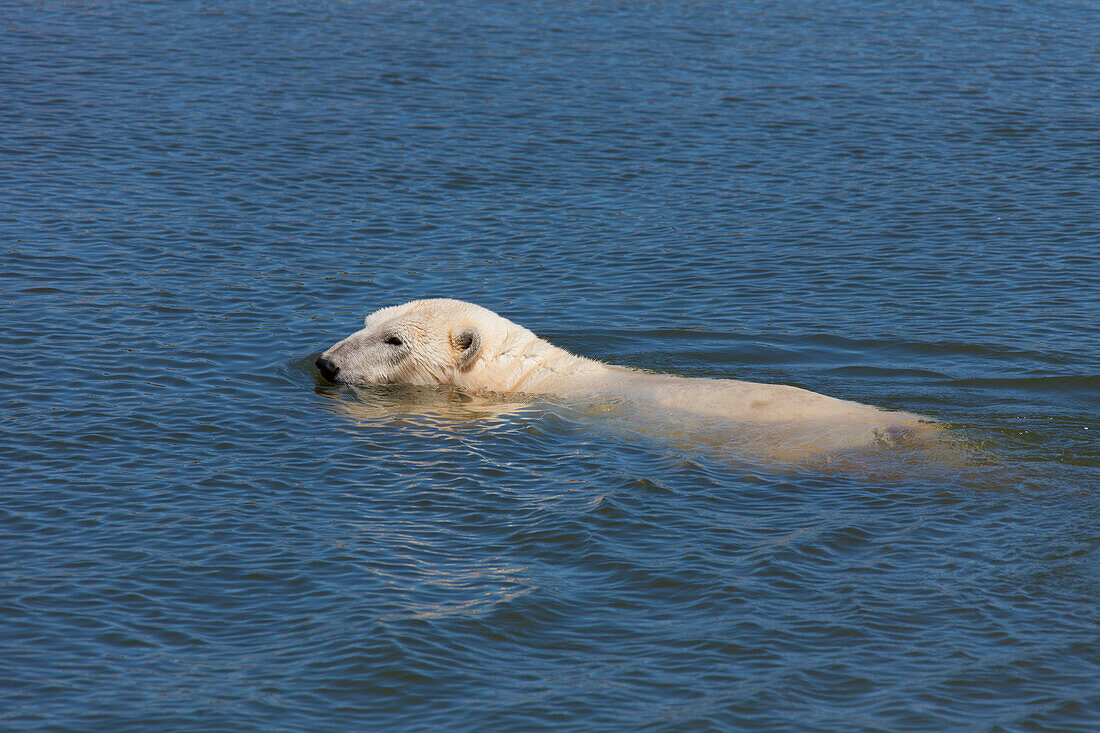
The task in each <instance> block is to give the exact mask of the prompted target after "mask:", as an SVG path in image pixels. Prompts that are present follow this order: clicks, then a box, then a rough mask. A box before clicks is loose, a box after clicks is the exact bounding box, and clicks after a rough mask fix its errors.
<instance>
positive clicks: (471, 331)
mask: <svg viewBox="0 0 1100 733" xmlns="http://www.w3.org/2000/svg"><path fill="white" fill-rule="evenodd" d="M454 345H455V346H457V347H458V348H459V349H461V350H462V353H461V354H459V355H458V368H459V369H467V368H469V366H470V365H471V364H473V362H474V359H476V358H477V354H478V352H479V351H481V331H478V330H477V329H476V328H474V327H473V326H470V327H468V328H464V329H462V330H461V331H459V332H458V333H457V334H455V336H454Z"/></svg>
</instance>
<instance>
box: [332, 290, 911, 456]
mask: <svg viewBox="0 0 1100 733" xmlns="http://www.w3.org/2000/svg"><path fill="white" fill-rule="evenodd" d="M316 364H317V368H318V369H319V370H320V372H321V375H322V376H323V377H324V378H325V379H327V380H328V381H330V382H336V383H343V384H349V385H378V384H407V385H450V386H453V387H455V388H457V389H459V390H462V391H466V392H470V393H495V394H498V395H501V396H511V395H517V394H530V395H558V396H562V397H583V398H596V399H604V398H607V399H612V400H628V401H630V402H633V403H635V404H637V405H641V406H643V407H652V408H659V409H661V410H663V411H668V410H673V411H678V412H680V413H693V414H695V415H700V416H707V417H713V418H721V419H724V420H728V421H731V422H737V423H755V424H762V423H767V424H781V423H782V424H805V425H811V424H812V425H813V426H814V429H815V430H824V431H826V432H830V433H835V434H837V435H839V433H840V432H843V433H844V434H845V435H846V436H847V437H846V439H845V440H844V441H843V443H844V444H845V445H858V444H860V443H868V442H871V441H875V440H879V441H886V442H893V441H894V440H896V439H898V438H903V437H905V436H906V435H907V434H910V433H912V432H913V431H914V430H915V429H916V428H917V427H918V426H919V425H921V424H927V423H928V422H929V421H928V420H927V418H923V417H921V416H919V415H915V414H912V413H906V412H887V411H885V410H880V409H878V408H875V407H871V406H869V405H864V404H860V403H857V402H849V401H847V400H841V399H837V398H835V397H827V396H825V395H821V394H817V393H815V392H811V391H809V390H805V389H800V388H798V387H789V386H785V385H776V384H758V383H754V382H742V381H738V380H734V379H705V378H691V377H678V376H673V375H667V374H652V373H648V372H643V371H639V370H637V369H630V368H627V367H622V366H615V365H612V364H605V363H603V362H599V361H596V360H594V359H588V358H585V357H582V356H576V355H574V354H571V353H569V352H568V351H566V350H565V349H561V348H559V347H557V346H554V345H553V344H551V343H549V342H548V341H544V340H543V339H540V338H539V337H538V336H536V335H535V334H534V333H532V332H531V331H529V330H527V329H526V328H523V327H522V326H519V325H517V324H515V323H513V322H511V321H509V320H507V319H506V318H503V317H501V316H499V315H497V314H496V313H494V312H492V311H490V310H488V309H486V308H482V307H481V306H478V305H474V304H472V303H466V302H463V301H459V300H449V299H432V300H415V301H412V302H409V303H405V304H404V305H398V306H392V307H389V308H383V309H381V310H379V311H376V312H374V313H372V314H370V315H369V316H367V319H366V321H365V323H364V327H363V328H362V330H360V331H357V332H355V333H353V334H351V335H350V336H348V337H347V338H345V339H344V340H343V341H340V342H339V343H337V344H336V345H334V346H332V347H331V348H329V349H328V350H327V351H325V352H324V353H323V354H322V355H321V356H320V357H319V358H318V359H317V361H316ZM823 426H824V427H823ZM839 426H843V428H844V429H843V430H842V431H841V430H838V428H839ZM853 428H855V429H856V430H853Z"/></svg>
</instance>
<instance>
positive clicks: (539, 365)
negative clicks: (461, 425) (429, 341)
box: [457, 319, 608, 394]
mask: <svg viewBox="0 0 1100 733" xmlns="http://www.w3.org/2000/svg"><path fill="white" fill-rule="evenodd" d="M501 320H504V319H501ZM505 324H506V326H505V328H502V329H501V331H500V332H499V333H498V334H497V338H495V339H493V341H494V343H493V344H492V346H491V347H490V348H488V349H486V351H487V352H488V353H485V354H482V355H481V356H479V357H478V360H477V363H476V364H475V366H474V368H473V369H471V370H470V371H469V372H468V373H467V374H465V375H462V376H461V377H460V378H459V380H457V381H459V382H461V383H462V384H461V385H460V386H463V387H466V388H468V389H474V390H476V391H481V390H491V391H494V392H500V393H502V394H514V393H517V392H528V393H532V394H540V393H547V392H561V391H563V390H564V391H567V392H572V391H576V390H577V389H578V388H583V386H584V384H585V382H586V381H588V380H586V377H590V378H594V377H597V376H599V375H601V374H602V373H603V372H605V371H606V370H607V369H608V366H607V365H606V364H602V363H601V362H598V361H595V360H593V359H587V358H584V357H581V356H577V355H576V354H571V353H569V352H568V351H566V350H565V349H562V348H560V347H557V346H554V345H553V344H551V343H550V342H549V341H544V340H543V339H540V338H539V337H538V336H536V335H535V334H534V333H532V332H531V331H529V330H527V329H526V328H523V327H522V326H519V325H517V324H515V323H512V322H511V321H505Z"/></svg>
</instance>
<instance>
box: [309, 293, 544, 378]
mask: <svg viewBox="0 0 1100 733" xmlns="http://www.w3.org/2000/svg"><path fill="white" fill-rule="evenodd" d="M521 334H527V335H529V336H530V337H531V338H532V339H534V338H535V336H534V334H531V333H530V332H529V331H527V330H526V329H523V328H521V327H520V326H517V325H516V324H514V323H512V322H511V321H508V320H506V319H504V318H501V317H500V316H498V315H497V314H496V313H493V312H492V311H490V310H487V309H485V308H482V307H481V306H477V305H473V304H472V303H464V302H462V301H460V300H447V299H437V300H414V301H412V302H410V303H405V304H404V305H397V306H392V307H389V308H383V309H381V310H379V311H375V312H374V313H371V314H370V315H369V316H367V319H366V321H365V322H364V324H363V328H362V330H360V331H356V332H355V333H353V334H352V335H350V336H348V337H347V338H346V339H344V340H343V341H341V342H339V343H338V344H336V345H335V346H333V347H332V348H330V349H328V350H327V351H325V353H323V354H322V355H321V356H320V358H318V359H317V368H318V369H320V370H321V374H322V376H324V377H325V379H327V380H329V381H330V382H339V383H341V384H356V385H369V384H413V385H437V384H452V385H455V386H460V387H461V386H473V387H474V388H478V387H480V386H481V385H476V384H469V383H470V382H471V374H472V373H474V372H476V369H475V366H476V365H477V364H478V362H479V361H483V360H485V359H486V358H487V355H488V354H490V353H500V346H501V344H502V343H503V342H504V341H505V340H508V339H510V338H515V337H516V336H517V335H521Z"/></svg>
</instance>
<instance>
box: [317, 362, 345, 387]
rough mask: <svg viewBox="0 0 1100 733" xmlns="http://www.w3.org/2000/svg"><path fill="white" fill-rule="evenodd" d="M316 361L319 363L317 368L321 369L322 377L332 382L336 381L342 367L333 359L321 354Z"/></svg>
mask: <svg viewBox="0 0 1100 733" xmlns="http://www.w3.org/2000/svg"><path fill="white" fill-rule="evenodd" d="M314 363H315V364H316V365H317V368H318V369H320V370H321V376H322V377H324V378H325V379H327V380H328V381H330V382H335V381H336V375H337V374H339V373H340V367H338V366H336V364H334V363H333V362H332V360H331V359H326V358H325V357H323V356H319V357H317V361H316V362H314Z"/></svg>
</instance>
